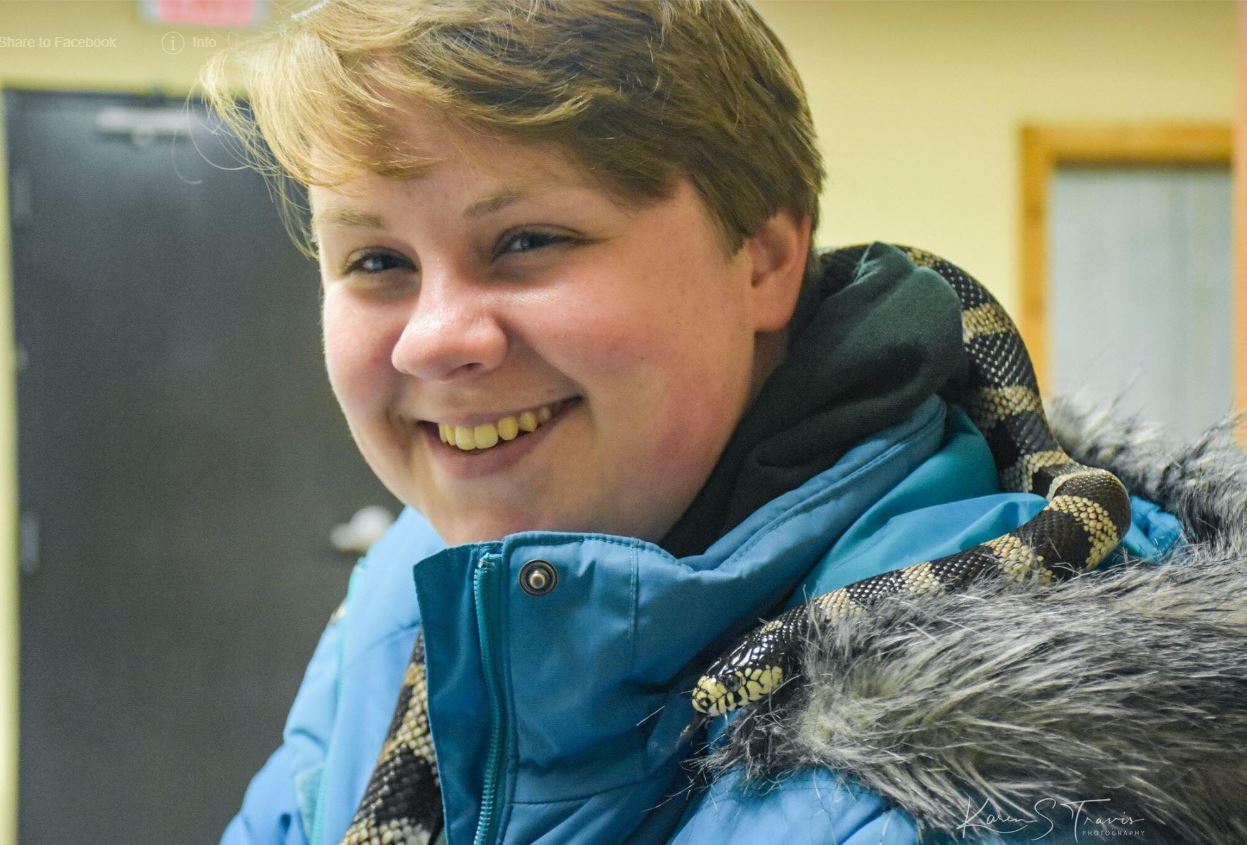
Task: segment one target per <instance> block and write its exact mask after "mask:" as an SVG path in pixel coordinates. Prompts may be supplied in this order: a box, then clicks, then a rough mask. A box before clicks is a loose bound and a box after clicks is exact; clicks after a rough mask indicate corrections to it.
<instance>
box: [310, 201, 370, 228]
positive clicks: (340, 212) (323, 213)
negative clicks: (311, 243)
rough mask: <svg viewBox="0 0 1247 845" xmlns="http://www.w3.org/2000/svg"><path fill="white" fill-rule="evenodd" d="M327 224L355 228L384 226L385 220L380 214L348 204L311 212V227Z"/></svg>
mask: <svg viewBox="0 0 1247 845" xmlns="http://www.w3.org/2000/svg"><path fill="white" fill-rule="evenodd" d="M329 224H334V225H338V226H351V227H354V228H357V229H384V228H385V220H384V219H383V218H382V217H381V216H380V215H377V214H373V213H372V212H370V211H361V210H360V209H358V208H351V207H350V206H345V205H331V206H329V207H328V208H324V209H321V210H319V211H314V212H312V228H314V229H316V228H320V227H321V226H325V225H329Z"/></svg>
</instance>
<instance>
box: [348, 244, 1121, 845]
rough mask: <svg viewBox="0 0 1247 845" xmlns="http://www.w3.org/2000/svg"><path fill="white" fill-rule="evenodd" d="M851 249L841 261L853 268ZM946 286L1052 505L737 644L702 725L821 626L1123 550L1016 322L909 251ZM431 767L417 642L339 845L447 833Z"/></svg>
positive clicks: (984, 376) (982, 391)
mask: <svg viewBox="0 0 1247 845" xmlns="http://www.w3.org/2000/svg"><path fill="white" fill-rule="evenodd" d="M864 249H865V248H864V247H849V248H847V249H845V250H844V251H842V253H841V255H842V256H857V255H860V254H861V253H862V252H863V251H864ZM903 249H904V251H905V252H906V253H907V254H908V256H909V257H910V259H911V260H912V261H914V263H915V264H917V265H919V266H922V267H927V268H930V269H932V270H934V271H935V272H937V273H938V274H939V275H940V276H942V277H943V278H944V280H945V281H946V282H948V283H949V284H950V285H951V286H952V287H953V289H954V290H955V291H956V293H957V296H958V299H959V300H960V302H961V309H962V339H963V342H964V344H965V348H966V351H967V355H968V358H969V360H970V377H969V383H968V386H967V389H966V395H965V396H964V398H963V399H962V400H961V404H962V405H963V406H964V407H965V409H966V411H967V413H968V414H969V415H970V418H971V419H972V420H973V422H974V424H975V425H976V426H977V427H978V428H979V430H980V431H982V432H983V434H984V436H985V437H986V438H987V441H988V444H989V446H990V447H991V451H992V455H993V457H994V459H995V461H996V466H997V468H998V470H999V475H1000V481H1001V484H1002V486H1003V488H1004V489H1005V490H1008V491H1015V492H1020V491H1027V490H1029V491H1031V492H1034V493H1037V494H1039V495H1041V496H1044V497H1045V498H1046V499H1047V500H1048V503H1047V505H1046V506H1045V507H1044V509H1043V510H1041V511H1040V512H1039V513H1038V514H1037V515H1036V516H1035V517H1034V518H1033V519H1032V520H1030V521H1029V522H1027V523H1026V524H1025V525H1023V526H1021V527H1020V528H1018V529H1016V530H1014V531H1010V532H1008V533H1007V534H1003V535H1001V536H1000V537H997V538H995V539H993V540H990V541H988V542H986V543H983V544H981V545H979V546H975V547H974V548H971V549H967V550H966V551H963V552H960V553H958V554H954V555H949V556H947V557H943V558H939V559H938V560H932V561H926V562H923V563H919V564H916V565H913V566H908V567H906V568H904V569H900V570H897V571H894V572H888V573H884V574H882V575H878V576H875V577H873V578H867V579H865V580H862V581H858V582H857V583H854V584H850V585H849V586H847V587H843V588H841V589H839V590H835V591H833V592H831V593H827V594H825V595H822V596H818V597H816V598H814V599H812V600H810V601H809V602H807V603H806V604H803V605H801V606H799V607H796V608H793V609H792V610H789V611H788V612H786V613H784V614H782V615H781V616H779V617H777V618H776V619H774V620H772V621H771V622H768V623H766V624H765V625H762V626H761V627H759V628H757V629H755V630H754V631H752V632H750V633H749V634H747V635H745V636H744V637H743V638H742V639H740V640H739V641H738V642H737V643H736V645H735V646H733V647H732V648H731V649H729V650H728V651H727V652H725V653H724V654H723V655H722V656H721V657H719V659H718V660H716V661H715V662H714V664H712V665H711V667H710V668H709V669H708V670H707V671H706V673H705V674H704V675H703V676H702V677H701V679H700V680H699V681H698V683H697V686H696V688H695V690H694V692H693V695H692V704H693V709H694V710H695V711H696V712H697V722H700V721H704V720H705V719H707V718H710V717H713V716H717V715H721V714H724V713H727V712H730V711H732V710H735V709H738V708H740V707H743V706H747V705H751V704H755V703H756V702H758V701H761V700H762V699H765V698H766V697H767V696H768V695H770V694H771V693H772V692H773V691H774V690H776V689H777V688H778V687H779V686H781V685H782V684H785V683H788V682H791V681H792V680H793V679H794V678H796V677H798V676H799V673H800V666H799V663H800V657H801V652H802V648H803V646H804V643H805V642H806V640H807V639H808V636H809V634H810V633H811V630H812V628H813V627H814V626H817V625H818V624H820V622H822V621H825V620H828V619H831V618H834V617H837V616H841V615H844V614H853V613H862V612H865V611H866V610H867V609H868V608H869V607H870V606H871V605H872V604H874V603H875V602H877V601H879V600H880V599H882V598H885V597H887V596H890V595H897V594H902V593H909V594H915V595H920V594H923V593H931V592H947V591H952V590H956V589H958V588H959V587H961V586H963V585H965V584H967V583H969V582H970V581H972V580H973V579H975V578H979V577H1005V578H1009V579H1013V580H1016V581H1026V580H1036V579H1037V580H1039V581H1040V582H1043V583H1048V582H1050V581H1053V580H1058V579H1061V578H1064V577H1068V576H1069V575H1071V574H1073V573H1075V572H1081V571H1086V570H1089V569H1091V568H1093V567H1095V566H1097V565H1098V564H1099V563H1100V562H1101V561H1103V560H1104V558H1105V557H1107V556H1108V554H1109V553H1110V552H1111V551H1112V550H1113V549H1114V548H1116V546H1117V545H1118V543H1119V542H1120V541H1121V538H1122V537H1123V536H1124V535H1125V532H1126V529H1127V527H1128V526H1129V520H1130V503H1129V499H1128V497H1127V495H1126V491H1125V489H1124V488H1123V487H1122V485H1121V483H1120V482H1119V481H1118V480H1117V479H1116V478H1115V477H1114V476H1113V475H1111V474H1110V473H1108V472H1105V471H1103V470H1098V469H1093V468H1090V467H1086V466H1083V465H1081V464H1078V463H1076V462H1074V461H1073V459H1071V458H1070V457H1069V456H1068V455H1067V454H1065V452H1064V451H1063V450H1062V449H1061V447H1060V446H1059V445H1058V444H1057V442H1056V439H1055V437H1054V436H1053V435H1052V432H1051V431H1050V429H1049V427H1048V423H1047V420H1046V418H1045V417H1044V412H1043V405H1042V402H1041V400H1040V398H1039V391H1038V384H1037V382H1036V379H1035V373H1034V370H1033V368H1032V366H1031V363H1030V358H1029V356H1028V355H1027V352H1026V348H1025V346H1024V345H1023V343H1022V339H1021V336H1020V335H1019V334H1018V331H1017V329H1016V328H1015V327H1014V325H1013V322H1012V321H1011V320H1010V319H1009V317H1008V315H1007V314H1006V313H1005V312H1004V310H1003V309H1002V308H1001V307H1000V305H999V304H998V303H997V302H996V300H995V299H994V298H993V297H992V296H991V294H989V293H988V292H987V291H986V290H985V289H983V287H982V286H980V285H979V283H978V282H976V281H975V280H974V279H972V278H971V277H970V276H968V275H967V274H965V273H964V272H962V271H961V270H960V269H958V268H957V267H955V266H954V265H952V264H950V263H949V262H947V261H944V260H943V259H941V258H939V257H937V256H934V255H932V254H930V253H927V252H922V251H920V250H916V249H911V248H903ZM442 821H443V820H442V803H441V793H440V788H439V781H438V774H437V762H436V759H435V757H434V753H433V743H432V736H431V734H430V731H429V722H428V699H427V689H426V687H425V672H424V641H423V636H422V635H421V634H418V635H417V637H416V642H415V647H414V649H413V651H412V656H411V662H410V664H409V665H408V667H407V672H406V675H405V676H404V678H403V683H402V688H401V690H400V694H399V699H398V704H397V706H396V708H395V713H394V717H393V720H392V721H391V724H390V727H389V730H388V732H387V734H386V737H385V741H384V744H383V745H382V749H381V753H380V756H379V758H378V761H377V764H376V767H375V768H374V769H373V772H372V776H371V778H370V780H369V782H368V786H367V789H366V791H365V793H364V797H363V799H362V800H361V802H360V805H359V809H358V810H357V811H356V814H355V817H354V819H353V820H352V822H351V826H350V828H349V829H348V830H347V832H346V834H345V836H344V838H343V840H342V843H343V845H381V843H394V844H395V845H400V844H401V845H426V843H431V842H433V841H434V840H435V839H436V838H437V837H438V836H439V834H441V832H442Z"/></svg>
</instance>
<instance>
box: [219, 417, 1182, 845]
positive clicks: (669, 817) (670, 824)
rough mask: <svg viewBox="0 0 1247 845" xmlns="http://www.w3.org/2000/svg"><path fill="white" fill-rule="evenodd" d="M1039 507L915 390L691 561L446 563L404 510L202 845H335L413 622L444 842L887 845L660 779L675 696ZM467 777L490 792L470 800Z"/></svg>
mask: <svg viewBox="0 0 1247 845" xmlns="http://www.w3.org/2000/svg"><path fill="white" fill-rule="evenodd" d="M1042 504H1043V501H1042V499H1039V498H1038V497H1035V496H1031V495H1029V494H1001V493H1000V492H999V486H998V484H997V482H996V479H995V471H994V468H993V466H992V460H991V456H990V454H989V452H988V451H987V448H986V445H985V443H984V441H983V439H982V437H981V436H980V435H979V434H978V432H977V431H976V430H975V429H974V428H973V426H972V425H971V424H970V423H969V421H968V419H967V418H966V417H965V415H964V414H963V413H961V412H960V411H959V410H956V409H950V408H948V407H947V406H946V405H945V404H944V403H943V402H942V401H941V400H939V399H935V398H933V399H931V400H930V401H928V402H927V403H926V404H924V405H923V406H922V408H920V409H919V411H918V412H916V413H915V414H914V415H913V416H912V417H911V418H910V419H909V420H907V421H906V422H904V423H902V424H900V425H898V426H895V427H893V428H891V429H888V430H886V431H883V432H880V433H879V434H878V435H876V436H874V437H872V438H869V439H867V440H866V441H864V442H863V443H861V444H859V445H858V446H857V447H855V448H854V449H853V450H851V451H850V452H849V453H847V454H846V455H845V456H844V457H843V458H842V459H841V460H840V461H839V462H838V463H837V464H836V465H835V466H834V467H832V468H831V469H830V470H828V471H827V472H824V473H823V474H821V475H819V476H817V477H815V478H813V479H811V480H810V481H809V482H807V483H806V484H804V485H802V486H801V487H800V488H798V489H796V490H793V491H790V492H788V493H786V494H784V495H783V496H780V497H779V498H777V499H775V500H773V501H772V502H770V503H768V504H767V505H766V506H764V507H763V508H761V509H759V510H758V511H757V512H756V513H754V514H753V515H752V516H751V517H750V518H749V519H747V520H746V521H745V522H744V523H742V524H741V525H740V526H738V527H737V528H736V529H734V530H733V531H732V532H730V533H729V534H728V535H727V536H725V537H724V538H723V539H722V540H720V541H719V542H717V543H716V544H715V545H714V546H712V547H711V548H710V549H709V550H708V551H707V552H706V553H705V554H703V555H698V556H694V557H688V558H681V559H675V558H673V557H671V556H670V555H669V554H667V553H666V552H665V551H663V550H662V549H660V548H658V547H657V546H654V545H652V544H649V543H645V542H641V541H638V540H635V539H628V538H621V537H609V536H600V535H581V534H554V533H533V534H520V535H514V536H512V537H508V538H506V540H504V541H502V542H499V543H489V544H477V545H469V546H461V547H456V548H451V549H446V548H445V547H444V544H442V543H441V541H440V540H439V539H438V538H437V537H436V534H435V533H434V532H433V531H432V530H431V528H430V527H429V526H428V524H427V522H425V521H424V520H423V518H421V517H420V516H419V515H418V514H415V513H414V512H410V511H408V512H405V513H404V515H403V516H402V517H401V518H400V520H399V522H398V523H396V525H395V526H394V528H392V529H391V531H390V532H389V533H388V534H387V535H386V537H385V538H383V540H382V541H380V542H379V543H378V544H377V545H376V546H375V547H374V549H373V550H372V551H371V552H370V553H369V554H368V556H367V557H366V558H365V560H364V561H362V562H361V564H360V566H359V567H358V568H357V571H356V573H355V575H354V576H353V578H352V582H351V588H350V591H349V594H348V598H347V606H346V612H345V615H344V618H343V619H342V620H341V621H340V622H336V623H334V624H333V625H331V626H330V628H329V629H328V630H327V631H326V633H325V635H324V638H323V639H322V642H321V644H320V646H319V647H318V649H317V652H316V655H315V657H314V658H313V661H312V665H311V666H309V669H308V673H307V678H306V679H305V681H304V685H303V688H302V689H301V690H300V693H299V696H298V698H297V699H296V702H295V706H294V708H293V709H292V711H291V715H290V719H289V721H288V724H287V728H286V731H285V737H284V740H285V741H284V744H283V745H282V747H281V748H280V749H278V751H277V752H276V753H275V754H274V755H273V757H272V759H271V760H270V762H269V764H268V765H267V766H265V768H264V769H263V770H262V771H261V772H260V774H259V775H257V776H256V778H255V780H254V781H253V783H252V786H251V787H250V789H249V790H248V792H247V795H246V797H245V800H244V804H243V808H242V811H241V812H240V814H239V816H238V817H237V818H236V819H235V820H234V822H233V823H232V824H231V826H230V828H229V829H228V830H227V832H226V835H225V838H224V840H223V842H224V843H227V845H236V843H283V845H284V843H296V842H298V843H302V842H313V843H317V845H320V843H335V842H337V841H338V840H339V839H340V837H341V835H342V833H343V831H344V830H345V829H346V827H347V826H348V824H349V822H350V819H351V816H352V815H353V813H354V810H355V807H356V804H357V802H358V801H359V798H360V796H361V795H362V794H363V791H364V788H365V785H366V783H367V780H368V777H369V775H370V772H371V769H372V766H373V764H374V763H375V761H376V755H377V753H378V751H379V749H380V746H381V742H382V738H383V736H384V733H385V730H386V728H387V727H388V725H389V721H390V717H391V715H392V710H393V707H394V702H395V700H396V698H397V695H398V689H399V685H400V682H401V676H402V673H403V670H404V668H405V664H406V662H407V657H408V655H409V652H410V650H411V646H412V642H413V639H414V636H415V631H416V629H417V627H419V626H423V629H424V632H425V640H426V655H427V668H428V683H429V707H430V719H431V723H432V728H433V738H434V744H435V747H436V750H437V757H438V764H439V772H440V776H441V778H442V791H443V803H444V808H445V810H446V821H447V833H448V838H449V843H450V845H461V843H470V842H472V841H473V840H474V838H475V837H476V835H477V834H478V831H480V832H484V833H489V834H490V837H489V839H490V841H498V842H515V843H519V842H549V843H554V842H558V843H572V845H575V843H602V845H605V844H606V843H614V842H624V841H627V842H635V843H651V842H653V843H661V842H672V841H674V842H680V843H686V845H695V843H703V842H704V843H711V842H713V843H716V845H718V844H719V843H724V842H741V843H744V842H762V841H788V840H791V841H793V842H833V841H834V842H842V843H848V844H849V845H854V843H864V842H871V843H874V842H885V843H898V845H899V844H900V843H904V844H905V845H908V843H911V842H914V841H915V836H916V833H915V829H914V824H913V821H912V819H910V818H909V817H908V816H907V815H906V814H904V813H903V812H901V811H899V810H897V809H895V808H890V807H888V806H887V805H886V804H885V802H883V801H882V799H880V798H879V797H878V796H877V795H875V794H873V793H871V792H870V791H868V790H866V789H864V788H862V787H860V786H858V785H855V784H853V783H852V782H850V781H847V780H846V779H844V778H842V777H840V776H838V775H837V774H836V773H834V772H829V771H817V772H798V773H794V774H793V776H792V777H789V778H787V779H785V780H784V781H782V782H781V784H780V785H779V787H778V788H776V789H772V790H770V791H769V792H767V793H765V794H757V793H756V792H754V791H751V790H747V789H743V788H742V787H741V786H740V784H739V783H738V782H737V781H736V779H735V778H734V777H732V776H728V777H724V778H721V779H720V780H719V781H717V782H716V783H715V784H714V785H712V786H711V787H710V788H709V789H705V790H697V789H692V788H691V787H690V784H689V780H688V775H687V773H686V772H685V770H684V769H683V768H681V766H680V761H681V760H682V758H683V757H684V756H685V753H686V749H684V748H683V747H681V745H680V743H679V736H680V732H681V730H682V729H683V728H684V726H685V725H686V724H687V723H688V721H689V719H690V717H691V715H692V711H691V709H690V706H689V703H688V697H687V692H688V690H689V689H691V687H692V685H693V682H694V680H695V678H696V676H697V674H699V670H700V669H701V668H703V667H704V666H705V665H706V664H707V663H708V662H709V661H710V660H711V659H713V657H714V656H715V655H716V654H717V653H718V652H719V651H720V650H721V649H722V648H724V647H725V646H726V645H727V644H729V643H730V642H731V641H732V639H733V638H735V637H737V636H739V635H740V634H741V633H743V632H744V631H746V630H748V629H749V628H751V627H753V626H754V625H755V624H756V623H757V620H758V619H759V618H761V617H765V616H767V615H769V614H773V613H774V612H775V611H776V610H777V609H779V608H780V607H781V606H782V605H783V604H784V603H785V602H790V603H791V602H797V601H800V600H801V598H802V596H805V595H813V594H815V593H817V592H824V591H826V590H828V589H834V588H836V587H838V586H842V585H843V584H846V583H849V582H851V581H854V580H858V579H859V578H862V577H866V576H867V575H871V574H875V573H876V572H879V571H884V570H886V569H894V568H897V567H900V566H904V565H907V564H909V563H915V562H918V561H920V560H923V559H928V558H930V557H934V556H938V555H939V554H946V553H949V552H953V551H958V550H960V549H962V548H966V547H968V546H970V545H974V544H975V543H977V542H980V541H982V540H985V539H989V538H990V537H993V536H996V535H998V534H1000V533H1003V532H1005V531H1008V530H1011V529H1013V528H1016V527H1017V526H1018V525H1019V524H1021V523H1022V522H1024V521H1025V520H1026V519H1028V518H1029V517H1030V516H1031V515H1033V514H1034V513H1035V512H1037V510H1038V509H1039V508H1040V507H1042ZM1179 536H1180V529H1179V528H1177V524H1176V520H1174V519H1173V518H1172V517H1171V516H1169V515H1168V514H1165V513H1163V512H1161V511H1158V510H1157V509H1156V508H1155V507H1154V506H1150V505H1148V504H1147V503H1143V502H1136V514H1135V525H1134V527H1133V528H1132V529H1131V534H1130V537H1129V538H1128V545H1129V546H1130V547H1131V549H1132V550H1134V551H1135V552H1136V553H1138V554H1141V555H1145V556H1146V555H1149V554H1155V553H1156V552H1157V551H1159V550H1160V549H1161V548H1163V546H1164V545H1165V543H1166V542H1173V540H1174V539H1176V538H1177V537H1179ZM533 560H544V561H547V562H549V563H550V564H552V565H553V566H554V567H555V569H556V571H557V572H558V578H559V580H558V584H557V587H556V588H555V589H554V590H553V591H552V592H550V593H548V594H546V595H544V596H531V595H528V594H527V593H525V592H524V591H523V590H522V589H521V588H520V586H519V572H520V571H521V570H522V569H523V567H524V565H525V564H526V563H528V562H530V561H533ZM413 582H414V598H415V600H414V601H413ZM417 606H418V607H419V612H417V610H416V607H417ZM487 781H488V782H489V784H490V785H491V786H492V787H495V788H494V789H493V790H491V794H493V795H494V796H495V800H494V801H492V802H490V803H489V804H488V805H486V806H484V807H483V806H482V800H481V797H482V794H483V793H484V791H485V785H486V782H487Z"/></svg>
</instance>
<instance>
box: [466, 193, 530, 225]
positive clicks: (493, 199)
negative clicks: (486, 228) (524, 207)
mask: <svg viewBox="0 0 1247 845" xmlns="http://www.w3.org/2000/svg"><path fill="white" fill-rule="evenodd" d="M526 195H527V194H526V192H525V190H524V189H523V188H518V187H511V188H503V189H502V190H500V191H495V192H494V193H492V194H489V195H487V196H484V197H481V198H480V199H478V200H477V201H476V202H474V203H472V204H471V205H469V206H468V207H467V208H466V209H464V211H463V216H464V217H466V218H467V219H469V220H475V219H476V218H478V217H485V216H486V215H489V214H493V213H495V212H498V211H502V209H504V208H506V207H507V206H509V205H513V204H515V203H517V202H519V201H520V200H522V199H523V198H524V197H525V196H526Z"/></svg>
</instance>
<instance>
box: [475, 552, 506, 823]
mask: <svg viewBox="0 0 1247 845" xmlns="http://www.w3.org/2000/svg"><path fill="white" fill-rule="evenodd" d="M498 562H499V559H498V557H497V556H496V555H485V556H484V557H482V558H481V560H480V562H479V563H478V564H477V565H476V571H475V572H474V573H473V575H472V593H473V598H474V599H475V603H476V627H477V632H478V633H479V635H480V641H481V666H482V667H483V669H484V673H485V688H486V689H487V690H488V692H489V709H490V720H489V756H488V757H487V758H486V761H485V784H484V787H483V789H482V791H481V815H480V818H479V819H478V821H477V824H476V838H475V839H474V840H473V845H487V843H490V842H493V840H494V838H495V837H496V836H497V831H496V828H497V826H498V816H499V814H500V813H501V810H502V791H501V789H500V781H501V779H502V764H503V753H502V752H503V737H504V729H505V727H506V726H505V721H504V720H505V715H506V714H505V713H504V712H503V705H502V671H501V668H500V667H499V666H498V662H497V660H496V654H495V651H494V647H493V642H494V637H495V636H496V634H497V632H496V631H495V630H494V628H495V624H494V622H495V613H496V605H497V602H496V594H497V580H498V576H497V572H498Z"/></svg>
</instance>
